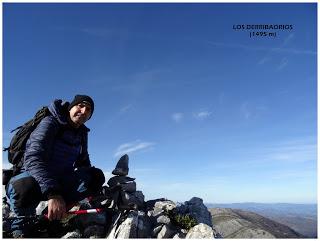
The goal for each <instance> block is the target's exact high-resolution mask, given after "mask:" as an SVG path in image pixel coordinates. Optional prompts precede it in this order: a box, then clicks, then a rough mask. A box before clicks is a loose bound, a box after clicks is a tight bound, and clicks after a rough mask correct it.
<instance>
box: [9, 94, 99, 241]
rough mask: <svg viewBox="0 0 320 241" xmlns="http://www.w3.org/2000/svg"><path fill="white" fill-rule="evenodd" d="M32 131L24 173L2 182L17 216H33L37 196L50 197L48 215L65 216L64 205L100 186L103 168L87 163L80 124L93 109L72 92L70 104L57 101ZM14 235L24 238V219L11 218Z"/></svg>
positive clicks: (51, 217) (84, 132)
mask: <svg viewBox="0 0 320 241" xmlns="http://www.w3.org/2000/svg"><path fill="white" fill-rule="evenodd" d="M49 111H50V115H48V116H46V117H45V118H44V119H42V120H41V122H40V123H39V124H38V126H37V127H36V129H35V130H34V131H33V132H32V133H31V135H30V138H29V139H28V141H27V144H26V150H25V153H24V157H23V167H22V172H21V173H20V174H19V175H17V176H14V177H12V178H11V180H10V182H9V183H8V185H7V186H6V193H7V196H8V197H9V200H10V205H11V209H12V211H13V212H14V213H15V215H17V216H30V215H35V213H36V211H35V208H36V207H37V205H38V204H39V202H40V201H41V200H48V218H49V220H60V219H62V218H64V217H65V215H66V211H67V210H66V204H69V203H73V202H76V201H79V200H81V199H83V198H85V197H86V196H88V195H94V194H97V193H99V192H100V191H101V187H102V185H103V183H104V182H105V178H104V175H103V172H102V171H101V170H100V169H97V168H95V167H92V166H91V163H90V159H89V155H88V150H87V143H88V132H89V129H88V128H87V127H86V126H85V125H84V123H85V122H86V121H88V120H89V119H90V118H91V116H92V114H93V111H94V102H93V100H92V98H91V97H89V96H87V95H76V96H75V98H74V99H73V101H72V102H71V103H69V102H62V100H55V101H54V102H53V103H52V104H51V105H50V106H49ZM11 229H12V231H13V232H12V235H13V237H14V238H19V237H28V231H29V227H28V225H26V223H25V220H24V219H21V218H17V219H15V220H14V221H13V223H12V226H11Z"/></svg>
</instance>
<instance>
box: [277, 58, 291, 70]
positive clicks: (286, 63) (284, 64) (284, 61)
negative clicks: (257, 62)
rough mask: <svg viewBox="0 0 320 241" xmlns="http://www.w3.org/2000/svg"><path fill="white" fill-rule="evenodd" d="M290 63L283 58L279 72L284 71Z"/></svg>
mask: <svg viewBox="0 0 320 241" xmlns="http://www.w3.org/2000/svg"><path fill="white" fill-rule="evenodd" d="M288 62H289V61H288V59H287V58H283V59H282V60H281V62H280V64H279V66H278V70H282V69H284V68H285V67H286V66H287V65H288Z"/></svg>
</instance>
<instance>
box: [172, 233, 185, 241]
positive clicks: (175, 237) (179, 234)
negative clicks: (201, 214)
mask: <svg viewBox="0 0 320 241" xmlns="http://www.w3.org/2000/svg"><path fill="white" fill-rule="evenodd" d="M186 236H187V234H185V233H183V232H179V233H177V234H175V235H174V236H173V238H174V239H185V238H186Z"/></svg>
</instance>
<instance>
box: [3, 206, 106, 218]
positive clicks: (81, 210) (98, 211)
mask: <svg viewBox="0 0 320 241" xmlns="http://www.w3.org/2000/svg"><path fill="white" fill-rule="evenodd" d="M107 209H108V208H93V209H80V210H76V211H68V212H67V214H75V215H81V214H87V213H102V212H103V211H105V210H107ZM19 218H21V219H37V218H38V219H41V218H45V219H48V214H43V215H33V216H15V217H8V218H6V219H8V220H10V219H19Z"/></svg>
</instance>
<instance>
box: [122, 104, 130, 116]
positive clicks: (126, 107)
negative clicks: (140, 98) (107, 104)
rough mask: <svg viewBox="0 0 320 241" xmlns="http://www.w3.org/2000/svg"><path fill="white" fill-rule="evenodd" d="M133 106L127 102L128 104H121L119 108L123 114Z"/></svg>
mask: <svg viewBox="0 0 320 241" xmlns="http://www.w3.org/2000/svg"><path fill="white" fill-rule="evenodd" d="M132 107H133V105H132V104H129V105H126V106H123V107H122V108H121V109H120V113H121V114H124V113H126V112H128V111H129V110H131V109H132Z"/></svg>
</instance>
